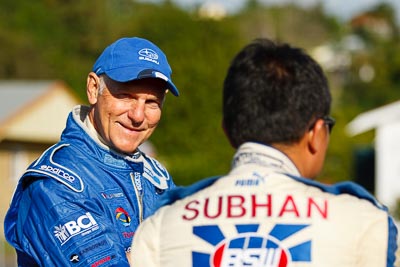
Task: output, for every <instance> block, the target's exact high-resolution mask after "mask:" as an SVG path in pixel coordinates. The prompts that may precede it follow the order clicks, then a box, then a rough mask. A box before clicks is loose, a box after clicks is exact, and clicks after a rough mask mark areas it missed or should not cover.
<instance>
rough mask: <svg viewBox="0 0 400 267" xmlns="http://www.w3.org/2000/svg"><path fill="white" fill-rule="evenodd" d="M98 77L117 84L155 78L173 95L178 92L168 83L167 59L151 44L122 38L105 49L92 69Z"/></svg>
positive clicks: (170, 72)
mask: <svg viewBox="0 0 400 267" xmlns="http://www.w3.org/2000/svg"><path fill="white" fill-rule="evenodd" d="M93 72H95V73H96V74H97V75H100V74H103V73H105V74H107V76H108V77H110V78H111V79H113V80H114V81H118V82H127V81H132V80H136V79H143V78H150V77H151V78H158V79H162V80H164V81H166V82H167V84H168V85H169V88H168V89H170V91H171V92H172V94H174V95H175V96H178V95H179V91H178V89H177V88H176V86H175V85H174V84H173V82H172V80H171V74H172V70H171V67H170V66H169V64H168V61H167V57H166V56H165V54H164V53H163V51H161V49H160V48H158V47H157V46H156V45H155V44H153V43H152V42H150V41H148V40H146V39H142V38H138V37H132V38H121V39H119V40H117V41H115V42H114V43H112V44H111V45H110V46H108V47H107V48H106V49H105V50H104V51H103V53H102V54H101V55H100V57H99V58H98V59H97V61H96V62H95V64H94V66H93Z"/></svg>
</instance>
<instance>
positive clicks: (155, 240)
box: [131, 39, 397, 267]
mask: <svg viewBox="0 0 400 267" xmlns="http://www.w3.org/2000/svg"><path fill="white" fill-rule="evenodd" d="M330 106H331V95H330V92H329V88H328V83H327V80H326V77H325V75H324V73H323V71H322V69H321V68H320V66H319V65H318V64H317V63H316V62H315V61H314V60H313V59H312V58H311V57H310V56H308V55H307V54H306V53H305V52H303V51H302V50H301V49H298V48H295V47H291V46H289V45H287V44H277V43H274V42H272V41H270V40H266V39H260V40H256V41H254V42H253V43H251V44H249V45H247V46H246V47H244V49H243V50H242V51H240V52H239V54H238V55H237V56H236V57H235V58H234V60H233V62H232V64H231V66H230V68H229V70H228V73H227V76H226V78H225V82H224V91H223V126H224V129H225V132H226V135H227V137H228V139H229V141H230V143H231V144H232V146H233V147H234V148H236V149H237V151H236V154H235V156H234V159H233V163H232V170H231V171H230V172H229V173H228V174H226V175H224V176H221V177H217V178H209V179H206V180H202V181H201V182H199V183H197V184H195V185H193V186H191V187H188V188H182V189H178V190H173V191H170V193H171V194H169V196H170V197H169V199H166V202H165V204H166V205H165V206H164V207H162V208H161V209H159V210H158V211H157V213H156V214H155V215H154V216H152V217H150V218H148V219H147V220H146V221H145V222H144V223H143V224H142V225H141V226H140V227H139V229H138V232H137V233H136V236H135V240H134V243H133V251H134V252H133V254H132V255H131V256H132V257H131V261H132V262H133V266H146V267H155V266H163V267H172V266H174V267H181V266H182V267H183V266H193V267H200V266H201V267H207V266H213V267H227V266H235V267H239V266H258V267H260V266H261V267H266V266H268V267H271V266H276V267H278V266H279V267H286V266H296V267H303V266H304V267H306V266H307V267H311V266H315V267H321V266H323V267H337V266H341V267H349V266H352V267H355V266H358V267H378V266H380V267H383V266H391V267H392V266H393V264H394V260H395V250H396V247H397V245H396V236H397V229H396V227H395V225H394V223H393V219H392V218H391V217H390V216H389V215H388V213H387V211H386V209H385V208H384V207H383V206H382V205H380V204H379V203H378V202H377V201H376V200H375V199H374V198H373V197H372V196H371V195H370V194H368V193H367V192H366V191H365V190H364V189H363V188H361V187H359V186H357V185H355V184H353V183H341V184H337V185H333V186H325V185H323V184H320V183H318V182H315V181H313V178H315V177H316V176H317V175H318V174H319V173H320V171H321V169H322V167H323V163H324V159H325V154H326V151H327V148H328V144H329V138H330V131H331V130H332V127H333V126H334V120H333V119H332V118H331V117H330V115H329V114H330Z"/></svg>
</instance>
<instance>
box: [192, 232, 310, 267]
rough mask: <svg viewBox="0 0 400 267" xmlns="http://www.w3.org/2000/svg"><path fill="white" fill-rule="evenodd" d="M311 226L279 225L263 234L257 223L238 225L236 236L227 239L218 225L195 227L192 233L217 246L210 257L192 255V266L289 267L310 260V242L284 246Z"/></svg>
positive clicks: (203, 254)
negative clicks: (291, 238) (294, 263)
mask: <svg viewBox="0 0 400 267" xmlns="http://www.w3.org/2000/svg"><path fill="white" fill-rule="evenodd" d="M306 227H308V225H285V224H278V225H275V227H274V228H273V229H272V230H271V231H270V232H269V233H260V232H259V231H258V230H259V225H258V224H246V225H236V229H237V235H235V236H234V237H229V238H227V237H225V236H224V235H223V233H222V231H221V230H220V228H219V226H218V225H208V226H196V227H194V228H193V233H194V234H195V235H197V236H198V237H200V238H201V239H203V240H204V241H206V242H208V243H210V244H211V245H213V246H214V248H213V249H212V251H210V253H209V254H206V253H204V252H196V251H193V252H192V258H193V265H192V266H193V267H200V266H202V267H242V266H243V267H244V266H246V267H247V266H253V267H256V266H257V267H287V266H290V263H291V262H310V261H311V241H310V240H306V241H301V242H299V243H296V244H293V243H291V245H290V247H288V246H286V245H285V240H286V239H288V238H290V237H291V236H292V235H294V234H296V233H298V232H299V231H301V230H303V229H304V228H306Z"/></svg>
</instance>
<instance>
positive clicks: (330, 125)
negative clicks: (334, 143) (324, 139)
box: [310, 115, 336, 133]
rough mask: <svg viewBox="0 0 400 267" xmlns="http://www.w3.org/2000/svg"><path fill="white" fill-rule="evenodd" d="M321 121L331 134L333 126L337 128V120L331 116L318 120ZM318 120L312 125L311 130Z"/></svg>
mask: <svg viewBox="0 0 400 267" xmlns="http://www.w3.org/2000/svg"><path fill="white" fill-rule="evenodd" d="M319 119H321V120H323V121H324V123H325V125H327V126H328V130H329V133H331V132H332V129H333V126H335V123H336V120H335V119H334V118H332V117H331V116H329V115H326V116H323V117H321V118H318V119H317V120H319ZM317 120H315V122H314V123H313V124H311V126H310V130H311V129H312V128H313V127H314V125H315V123H316V122H317Z"/></svg>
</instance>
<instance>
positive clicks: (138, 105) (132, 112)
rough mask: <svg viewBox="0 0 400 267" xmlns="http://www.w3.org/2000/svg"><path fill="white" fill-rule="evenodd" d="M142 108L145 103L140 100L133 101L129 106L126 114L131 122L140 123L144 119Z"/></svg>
mask: <svg viewBox="0 0 400 267" xmlns="http://www.w3.org/2000/svg"><path fill="white" fill-rule="evenodd" d="M144 108H145V105H144V103H142V102H141V101H133V103H132V105H131V108H130V109H129V112H128V116H129V119H131V120H132V121H133V122H135V123H136V124H137V123H141V122H143V120H144Z"/></svg>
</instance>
